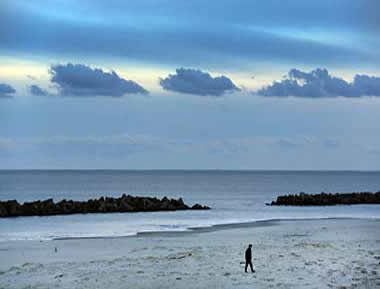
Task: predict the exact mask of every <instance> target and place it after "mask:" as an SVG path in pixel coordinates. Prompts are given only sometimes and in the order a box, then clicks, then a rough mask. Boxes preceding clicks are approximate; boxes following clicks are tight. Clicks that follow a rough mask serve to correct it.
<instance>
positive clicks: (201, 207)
mask: <svg viewBox="0 0 380 289" xmlns="http://www.w3.org/2000/svg"><path fill="white" fill-rule="evenodd" d="M191 209H192V210H210V208H209V207H207V206H202V205H200V204H195V205H193V206H192V207H191Z"/></svg>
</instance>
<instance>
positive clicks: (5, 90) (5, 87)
mask: <svg viewBox="0 0 380 289" xmlns="http://www.w3.org/2000/svg"><path fill="white" fill-rule="evenodd" d="M15 92H16V90H15V89H14V88H13V87H12V86H10V85H9V84H6V83H0V98H1V97H12V94H14V93H15Z"/></svg>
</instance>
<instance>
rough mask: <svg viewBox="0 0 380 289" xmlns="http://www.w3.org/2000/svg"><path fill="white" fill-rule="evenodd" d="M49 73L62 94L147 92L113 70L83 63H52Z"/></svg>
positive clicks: (97, 94)
mask: <svg viewBox="0 0 380 289" xmlns="http://www.w3.org/2000/svg"><path fill="white" fill-rule="evenodd" d="M49 73H50V74H51V82H52V83H54V84H56V85H57V88H58V90H59V94H60V95H62V96H113V97H120V96H122V95H124V94H128V93H142V94H147V93H148V91H147V90H145V89H144V88H143V87H141V86H140V85H139V84H137V83H136V82H134V81H132V80H126V79H123V78H121V77H119V75H118V74H117V73H116V72H115V71H111V72H105V71H103V70H102V69H99V68H94V69H93V68H91V67H89V66H86V65H83V64H71V63H68V64H66V65H61V64H58V65H52V66H51V67H50V70H49Z"/></svg>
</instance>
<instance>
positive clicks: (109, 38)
mask: <svg viewBox="0 0 380 289" xmlns="http://www.w3.org/2000/svg"><path fill="white" fill-rule="evenodd" d="M379 10H380V2H379V1H377V0H361V1H356V0H335V1H331V0H319V1H315V0H310V1H304V0H302V1H301V0H287V1H276V0H266V1H259V0H246V1H243V0H235V1H227V0H219V1H200V0H192V1H182V0H178V1H169V0H138V1H137V0H130V1H122V0H108V1H100V0H83V1H74V0H55V1H47V0H45V1H44V0H34V1H29V0H18V1H13V0H3V1H1V2H0V169H266V170H270V169H281V170H303V169H306V170H380V133H379V131H380V113H379V109H380V50H379V49H378V47H380V37H378V35H380V16H379V15H380V14H379V13H378V11H379Z"/></svg>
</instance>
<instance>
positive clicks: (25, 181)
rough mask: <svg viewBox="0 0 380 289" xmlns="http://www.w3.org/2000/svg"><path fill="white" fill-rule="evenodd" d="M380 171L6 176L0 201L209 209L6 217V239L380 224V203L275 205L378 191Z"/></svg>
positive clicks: (1, 227) (0, 178)
mask: <svg viewBox="0 0 380 289" xmlns="http://www.w3.org/2000/svg"><path fill="white" fill-rule="evenodd" d="M379 190H380V172H351V171H346V172H337V171H319V172H316V171H313V172H311V171H176V170H173V171H130V170H121V171H120V170H99V171H75V170H74V171H70V170H62V171H49V170H46V171H0V199H1V200H8V199H16V200H18V201H20V202H23V201H31V200H38V199H48V198H53V199H54V200H56V201H59V200H61V199H74V200H86V199H88V198H94V197H100V196H115V197H116V196H120V195H121V194H123V193H126V194H131V195H139V196H157V197H163V196H168V197H172V198H177V197H182V198H183V199H184V201H185V203H187V204H190V205H191V204H194V203H196V202H199V203H201V204H203V205H208V206H210V207H212V210H210V211H183V212H155V213H133V214H118V213H116V214H88V215H71V216H51V217H21V218H11V219H0V241H6V240H48V239H54V238H62V237H70V238H71V237H73V238H75V237H95V236H102V237H107V236H125V235H132V234H136V233H137V232H143V231H167V230H186V229H187V228H189V227H199V226H210V225H215V224H225V223H237V222H248V221H256V220H266V219H282V218H328V217H353V218H380V205H355V206H334V207H308V208H295V207H270V206H265V203H267V202H271V201H272V200H274V199H275V198H276V196H277V195H279V194H284V193H298V192H301V191H304V192H310V193H319V192H322V191H324V192H358V191H372V192H375V191H379Z"/></svg>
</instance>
